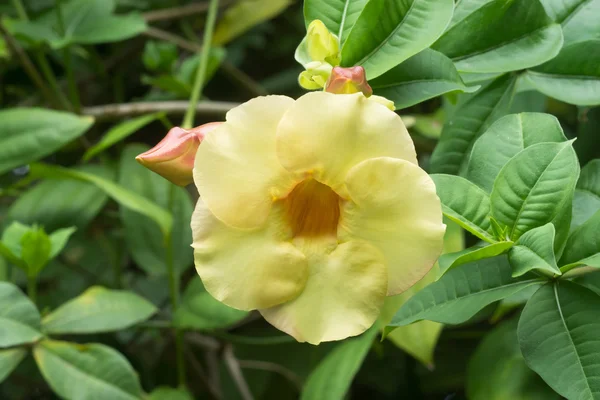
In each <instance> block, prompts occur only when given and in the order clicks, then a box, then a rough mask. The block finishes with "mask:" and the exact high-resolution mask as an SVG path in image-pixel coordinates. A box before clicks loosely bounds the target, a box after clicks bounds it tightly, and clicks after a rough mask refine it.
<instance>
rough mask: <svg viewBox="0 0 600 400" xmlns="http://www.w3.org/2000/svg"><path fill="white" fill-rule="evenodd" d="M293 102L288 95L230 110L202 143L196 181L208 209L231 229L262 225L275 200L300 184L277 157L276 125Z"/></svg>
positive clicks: (197, 158) (260, 98)
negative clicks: (225, 119)
mask: <svg viewBox="0 0 600 400" xmlns="http://www.w3.org/2000/svg"><path fill="white" fill-rule="evenodd" d="M292 104H294V101H293V100H292V99H290V98H288V97H285V96H267V97H258V98H255V99H253V100H250V101H249V102H247V103H244V104H242V105H241V106H239V107H236V108H234V109H233V110H231V111H229V112H228V113H227V121H226V122H225V123H224V124H223V125H221V126H220V127H219V128H217V129H215V130H214V131H212V132H210V133H209V134H207V135H206V137H205V138H204V140H203V141H202V143H201V144H200V147H199V149H198V152H197V153H196V161H195V164H194V182H195V183H196V186H197V187H198V192H199V193H200V196H202V198H203V199H204V202H205V203H206V205H207V207H208V208H209V209H210V210H211V211H212V212H213V214H214V215H215V216H216V217H217V218H219V219H220V220H221V221H224V222H225V223H227V224H228V225H231V226H234V227H237V228H256V227H259V226H262V224H264V222H265V221H266V219H267V216H268V215H269V210H270V209H271V205H272V203H273V197H279V196H281V195H282V193H286V192H288V191H289V190H291V188H293V186H294V185H295V183H297V179H295V178H294V177H293V175H292V174H290V173H289V172H288V171H287V170H285V169H284V168H283V167H282V166H281V164H280V163H279V161H278V160H277V156H276V153H275V135H276V129H277V125H278V124H279V121H280V120H281V117H282V116H283V114H284V113H285V112H286V110H288V109H289V108H290V107H291V106H292Z"/></svg>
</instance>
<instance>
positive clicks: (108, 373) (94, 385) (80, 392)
mask: <svg viewBox="0 0 600 400" xmlns="http://www.w3.org/2000/svg"><path fill="white" fill-rule="evenodd" d="M33 356H34V357H35V361H36V363H37V365H38V368H39V369H40V371H41V373H42V375H43V376H44V378H45V379H46V382H48V384H49V385H50V387H51V388H52V390H53V391H54V392H55V393H56V394H58V395H59V396H60V397H62V398H64V399H67V400H79V399H82V400H83V399H107V400H108V399H111V400H134V399H135V400H139V399H140V397H141V396H142V388H141V387H140V383H139V381H138V377H137V374H136V372H135V371H134V370H133V368H132V367H131V365H130V364H129V362H128V361H127V359H126V358H125V357H124V356H122V355H121V354H120V353H118V352H117V351H116V350H114V349H112V348H110V347H108V346H105V345H103V344H77V343H69V342H60V341H55V340H43V341H41V342H40V343H38V344H37V345H36V346H35V347H34V348H33Z"/></svg>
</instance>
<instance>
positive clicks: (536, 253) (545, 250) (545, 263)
mask: <svg viewBox="0 0 600 400" xmlns="http://www.w3.org/2000/svg"><path fill="white" fill-rule="evenodd" d="M554 236H555V230H554V225H552V224H551V223H547V224H546V225H542V226H540V227H538V228H534V229H532V230H530V231H527V232H525V233H524V234H523V236H521V237H520V238H519V240H517V242H516V243H515V246H514V247H513V248H512V249H511V250H510V252H509V253H508V261H509V262H510V265H511V267H512V269H513V274H512V275H513V277H517V276H521V275H524V274H526V273H527V272H529V271H531V270H536V269H537V270H542V271H546V272H548V273H550V274H556V275H561V272H560V270H559V269H558V266H557V265H556V258H555V257H554Z"/></svg>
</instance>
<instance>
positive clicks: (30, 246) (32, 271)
mask: <svg viewBox="0 0 600 400" xmlns="http://www.w3.org/2000/svg"><path fill="white" fill-rule="evenodd" d="M51 252H52V243H51V242H50V238H49V237H48V235H46V232H44V230H43V229H42V228H37V227H33V228H31V229H30V230H29V231H28V232H27V233H25V234H24V235H23V236H22V237H21V259H22V260H23V262H24V263H25V264H26V265H27V275H28V276H37V275H38V274H39V273H40V271H41V270H42V269H43V268H44V267H45V266H46V264H48V261H50V253H51Z"/></svg>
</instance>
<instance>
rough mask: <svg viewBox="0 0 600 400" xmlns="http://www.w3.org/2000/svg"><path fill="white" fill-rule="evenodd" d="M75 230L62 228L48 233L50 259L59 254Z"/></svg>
mask: <svg viewBox="0 0 600 400" xmlns="http://www.w3.org/2000/svg"><path fill="white" fill-rule="evenodd" d="M75 231H76V229H75V228H64V229H59V230H57V231H55V232H52V233H51V234H50V249H51V251H50V259H52V258H54V257H56V256H57V255H59V254H60V252H61V251H62V250H63V249H64V248H65V246H66V245H67V242H68V241H69V238H70V237H71V235H73V234H74V233H75Z"/></svg>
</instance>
